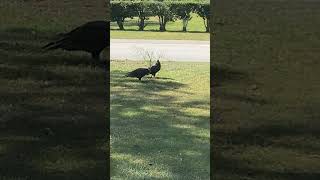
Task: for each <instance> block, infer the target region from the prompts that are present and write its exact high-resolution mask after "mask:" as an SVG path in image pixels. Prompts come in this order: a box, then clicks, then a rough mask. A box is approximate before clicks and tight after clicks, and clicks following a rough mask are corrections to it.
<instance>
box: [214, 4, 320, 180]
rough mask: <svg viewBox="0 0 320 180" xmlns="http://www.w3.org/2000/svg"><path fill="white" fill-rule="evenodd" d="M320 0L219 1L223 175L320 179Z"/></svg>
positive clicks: (217, 151)
mask: <svg viewBox="0 0 320 180" xmlns="http://www.w3.org/2000/svg"><path fill="white" fill-rule="evenodd" d="M319 7H320V3H319V2H316V1H313V2H309V1H296V0H294V1H245V2H244V1H241V0H240V1H239V0H237V1H223V2H219V3H217V4H216V7H214V12H215V14H214V19H224V26H217V27H216V28H215V33H216V36H215V37H214V38H213V41H212V49H211V50H212V51H211V52H212V54H213V61H212V72H213V77H212V78H213V81H214V84H215V86H214V87H213V91H212V92H211V93H212V94H214V96H213V99H212V103H213V105H214V107H212V108H213V125H212V129H211V130H212V133H213V139H212V144H211V145H212V149H213V155H212V160H213V166H212V167H211V172H213V176H214V178H216V179H219V180H233V179H234V180H238V179H247V180H249V179H259V180H267V179H268V180H269V179H273V180H300V179H314V180H316V179H319V177H320V174H319V169H320V154H319V150H320V144H319V142H320V135H319V127H320V126H319V125H320V124H319V117H320V114H319V111H318V106H319V103H320V96H319V93H318V92H319V90H320V86H319V75H320V74H319V68H320V63H319V61H318V60H319V56H320V53H319V51H318V46H316V45H318V44H319V43H320V42H319V37H320V34H319V31H318V29H319V27H320V23H319V22H318V21H316V19H319V17H320V13H319V10H318V9H319Z"/></svg>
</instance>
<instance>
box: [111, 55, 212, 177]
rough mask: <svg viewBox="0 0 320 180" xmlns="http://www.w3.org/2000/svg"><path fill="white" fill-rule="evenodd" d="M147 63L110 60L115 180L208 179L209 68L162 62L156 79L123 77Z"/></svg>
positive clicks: (112, 172)
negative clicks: (140, 80) (139, 79)
mask: <svg viewBox="0 0 320 180" xmlns="http://www.w3.org/2000/svg"><path fill="white" fill-rule="evenodd" d="M147 65H148V63H146V62H143V61H141V62H139V61H112V62H111V80H110V81H111V113H110V114H111V127H110V131H111V176H112V179H119V180H120V179H121V180H122V179H185V180H189V179H190V180H194V179H209V163H210V161H209V159H210V158H209V147H210V146H209V138H210V137H209V133H210V130H209V119H210V118H209V112H210V110H209V106H210V104H209V101H210V98H209V97H210V94H209V92H210V90H209V88H210V83H209V82H210V79H209V73H210V72H209V70H210V67H209V64H208V63H181V62H179V63H178V62H162V69H161V70H160V72H159V73H158V74H157V77H158V78H157V79H150V76H147V77H145V78H143V79H142V82H139V81H138V79H136V78H125V77H124V75H125V74H126V73H127V72H129V71H131V70H133V69H135V68H137V67H144V66H147Z"/></svg>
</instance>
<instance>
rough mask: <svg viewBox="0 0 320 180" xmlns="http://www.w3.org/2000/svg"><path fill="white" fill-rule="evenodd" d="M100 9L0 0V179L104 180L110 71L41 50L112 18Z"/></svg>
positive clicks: (72, 55) (78, 56) (81, 56)
mask: <svg viewBox="0 0 320 180" xmlns="http://www.w3.org/2000/svg"><path fill="white" fill-rule="evenodd" d="M101 4H104V2H103V3H98V2H95V3H94V4H92V3H89V1H83V0H80V1H49V0H44V1H37V0H29V1H21V0H1V2H0V22H1V27H0V84H1V86H0V164H1V165H0V179H1V180H43V179H47V180H56V179H61V180H64V179H65V180H66V179H68V180H70V179H72V180H85V179H97V180H99V179H101V180H102V179H103V180H104V179H106V177H107V175H108V172H107V170H108V168H107V164H106V160H107V158H108V157H106V151H107V150H108V147H107V142H108V138H107V135H106V133H107V132H106V117H107V114H106V107H105V97H106V94H107V92H106V89H107V88H106V86H105V75H106V72H105V70H104V69H102V68H101V67H94V66H91V63H90V61H91V59H90V56H89V55H88V54H86V53H77V52H65V51H54V52H48V53H44V52H42V51H41V46H43V45H44V44H46V43H48V42H49V41H50V40H51V39H52V38H53V37H54V36H55V35H56V34H58V33H61V32H66V31H68V30H71V28H74V27H76V26H78V25H80V24H82V23H84V22H87V21H88V20H93V19H105V18H107V17H105V16H107V15H106V12H105V11H106V10H105V7H103V6H101ZM99 7H101V8H102V9H103V12H102V11H100V12H99ZM93 9H96V11H93ZM100 10H101V9H100ZM89 12H91V13H89ZM104 58H107V57H104Z"/></svg>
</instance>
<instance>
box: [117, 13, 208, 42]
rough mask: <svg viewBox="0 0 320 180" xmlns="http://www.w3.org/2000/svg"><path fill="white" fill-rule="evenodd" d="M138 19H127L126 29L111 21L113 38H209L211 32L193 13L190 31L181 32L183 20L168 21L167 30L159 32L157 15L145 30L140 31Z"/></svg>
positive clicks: (189, 25) (151, 19)
mask: <svg viewBox="0 0 320 180" xmlns="http://www.w3.org/2000/svg"><path fill="white" fill-rule="evenodd" d="M136 22H137V19H136V18H134V19H129V18H128V19H127V20H126V22H125V29H126V30H125V31H119V30H118V29H119V28H118V26H117V23H116V22H112V23H111V38H114V39H176V40H203V41H205V40H207V41H208V40H209V39H210V35H209V33H206V32H205V26H204V24H203V20H202V18H200V17H198V16H197V15H196V14H193V18H192V19H191V20H190V22H189V24H188V27H187V30H188V32H181V30H182V22H181V21H180V20H177V21H175V22H168V24H167V32H158V30H159V25H158V19H157V18H156V17H151V18H150V19H149V20H148V21H147V23H148V25H147V26H146V28H145V31H142V32H141V31H138V26H137V25H136Z"/></svg>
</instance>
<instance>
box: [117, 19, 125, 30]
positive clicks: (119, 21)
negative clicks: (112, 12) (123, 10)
mask: <svg viewBox="0 0 320 180" xmlns="http://www.w3.org/2000/svg"><path fill="white" fill-rule="evenodd" d="M117 24H118V26H119V29H120V30H124V26H123V22H122V21H121V20H118V21H117Z"/></svg>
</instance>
